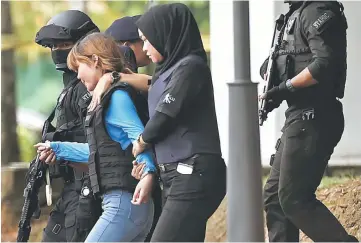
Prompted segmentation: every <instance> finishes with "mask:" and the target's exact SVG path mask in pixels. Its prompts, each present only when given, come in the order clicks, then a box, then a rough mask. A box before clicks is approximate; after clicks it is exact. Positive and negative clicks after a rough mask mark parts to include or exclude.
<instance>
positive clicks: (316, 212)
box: [261, 1, 357, 242]
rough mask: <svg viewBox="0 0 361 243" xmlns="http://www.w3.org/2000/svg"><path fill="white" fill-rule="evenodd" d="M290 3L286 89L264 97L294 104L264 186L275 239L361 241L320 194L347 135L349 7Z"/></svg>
mask: <svg viewBox="0 0 361 243" xmlns="http://www.w3.org/2000/svg"><path fill="white" fill-rule="evenodd" d="M285 2H288V3H289V6H290V11H289V12H288V13H287V14H286V15H285V22H284V25H283V27H282V29H281V36H280V37H281V38H280V39H279V41H280V50H279V51H278V53H277V58H276V70H275V71H276V72H275V73H276V75H277V78H278V80H279V82H280V83H278V84H279V85H278V86H275V87H273V88H272V89H270V90H269V91H268V92H266V93H264V94H263V95H262V96H261V98H262V99H266V101H269V100H272V101H273V102H276V103H278V104H280V103H281V102H282V101H283V100H286V101H287V104H288V109H287V111H286V121H285V125H284V127H283V129H282V132H283V134H282V137H281V138H280V139H279V140H278V141H277V144H276V153H275V154H274V155H272V158H271V165H272V169H271V174H270V176H269V178H268V180H267V183H266V185H265V187H264V203H265V211H266V219H267V227H268V236H269V241H270V242H274V241H283V242H293V241H299V230H302V231H303V232H304V233H305V234H306V235H308V236H309V237H310V238H311V239H312V240H313V241H315V242H316V241H324V242H325V241H357V239H356V238H355V237H353V236H351V235H349V234H348V233H347V232H346V231H345V229H344V228H343V227H342V225H341V224H340V222H339V221H338V220H337V219H336V218H335V217H334V216H333V215H332V213H331V212H330V211H329V210H328V209H327V207H326V206H325V205H323V204H322V203H321V202H320V201H319V200H317V198H316V196H315V191H316V189H317V187H318V186H319V184H320V181H321V179H322V176H323V173H324V170H325V167H326V165H327V163H328V160H329V159H330V156H331V155H332V153H333V150H334V148H335V146H336V145H337V143H338V142H339V141H340V139H341V136H342V133H343V130H344V116H343V111H342V104H341V102H340V101H339V99H341V98H343V96H344V89H345V81H346V29H347V22H346V18H345V16H344V12H343V6H342V4H340V3H338V2H337V1H319V2H314V1H292V2H291V1H285ZM266 64H267V63H265V64H264V65H266ZM261 70H264V68H261ZM261 72H262V71H261ZM263 74H264V73H261V75H262V76H263Z"/></svg>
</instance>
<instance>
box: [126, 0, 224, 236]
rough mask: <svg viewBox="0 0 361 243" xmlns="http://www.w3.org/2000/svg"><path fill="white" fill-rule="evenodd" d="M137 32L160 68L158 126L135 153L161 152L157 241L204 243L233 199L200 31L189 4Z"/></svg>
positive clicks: (154, 17) (149, 128)
mask: <svg viewBox="0 0 361 243" xmlns="http://www.w3.org/2000/svg"><path fill="white" fill-rule="evenodd" d="M136 25H137V26H138V28H139V35H140V37H141V39H142V40H143V41H144V46H143V49H144V50H145V51H147V55H148V56H149V57H150V58H151V60H152V61H153V62H154V63H156V69H155V73H154V75H153V78H152V84H151V87H150V90H149V94H148V106H149V114H150V120H149V122H148V123H147V125H146V126H145V128H144V132H143V134H142V135H141V136H139V137H138V141H137V142H136V143H134V145H133V153H134V155H137V154H138V153H140V152H141V151H143V150H144V149H145V148H146V147H147V146H149V144H152V145H154V148H155V155H156V158H157V163H158V165H159V169H160V177H161V180H162V184H163V199H164V202H163V211H162V214H161V216H160V218H159V221H158V223H157V226H156V228H155V231H154V233H153V236H152V238H151V241H152V242H165V241H175V242H176V241H204V238H205V230H206V223H207V220H208V218H209V217H210V216H211V215H212V214H213V213H214V212H215V211H216V209H217V208H218V206H219V204H220V203H221V201H222V199H223V198H224V196H225V193H226V166H225V163H224V161H223V159H222V156H221V149H220V140H219V134H218V126H217V119H216V113H215V107H214V98H213V85H212V76H211V72H210V69H209V67H208V65H207V55H206V52H205V50H204V47H203V43H202V39H201V35H200V32H199V28H198V25H197V23H196V21H195V19H194V16H193V14H192V12H191V11H190V9H189V8H188V7H187V6H186V5H184V4H181V3H173V4H164V5H158V6H154V7H152V8H150V9H149V10H148V11H147V12H146V13H144V14H143V15H142V17H141V18H140V19H139V20H138V21H137V22H136Z"/></svg>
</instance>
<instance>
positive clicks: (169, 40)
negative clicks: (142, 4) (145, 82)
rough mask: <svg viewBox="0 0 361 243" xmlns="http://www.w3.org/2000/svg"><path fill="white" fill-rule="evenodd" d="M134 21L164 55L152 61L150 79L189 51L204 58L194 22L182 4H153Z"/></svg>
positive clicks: (200, 40)
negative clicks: (154, 65)
mask: <svg viewBox="0 0 361 243" xmlns="http://www.w3.org/2000/svg"><path fill="white" fill-rule="evenodd" d="M136 25H137V26H138V28H139V29H140V30H141V31H142V33H143V34H144V36H145V37H146V38H147V39H148V41H149V42H150V43H151V44H152V46H153V47H154V48H155V49H156V50H157V51H158V52H159V53H160V54H161V55H162V56H163V57H164V60H163V61H162V62H161V63H157V65H156V68H155V73H154V75H153V80H152V81H153V82H154V81H155V80H156V79H158V77H159V75H160V74H161V73H163V72H164V71H166V70H167V69H169V68H170V67H172V66H173V65H174V64H176V63H177V62H178V61H179V60H181V59H182V58H184V57H186V56H187V55H189V54H193V55H198V56H200V57H202V58H203V60H204V61H205V62H206V61H207V55H206V52H205V50H204V47H203V43H202V39H201V34H200V32H199V28H198V25H197V23H196V20H195V19H194V16H193V14H192V12H191V11H190V10H189V8H188V7H187V6H186V5H184V4H182V3H171V4H164V5H157V6H154V7H152V8H150V9H149V10H148V11H147V12H146V13H145V14H143V15H142V16H141V17H140V18H139V20H138V21H137V22H136Z"/></svg>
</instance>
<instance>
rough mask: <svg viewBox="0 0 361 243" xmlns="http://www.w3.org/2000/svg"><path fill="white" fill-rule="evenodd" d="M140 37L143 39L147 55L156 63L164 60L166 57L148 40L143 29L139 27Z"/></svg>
mask: <svg viewBox="0 0 361 243" xmlns="http://www.w3.org/2000/svg"><path fill="white" fill-rule="evenodd" d="M138 32H139V37H140V39H142V40H143V42H144V44H143V50H144V51H145V52H146V53H147V56H148V57H149V58H150V60H152V62H154V63H158V62H162V61H163V59H164V57H163V56H162V55H161V54H160V53H159V52H158V51H157V49H155V48H154V47H153V46H152V44H150V42H149V41H148V39H147V38H146V37H145V36H144V35H143V33H142V31H140V30H139V29H138Z"/></svg>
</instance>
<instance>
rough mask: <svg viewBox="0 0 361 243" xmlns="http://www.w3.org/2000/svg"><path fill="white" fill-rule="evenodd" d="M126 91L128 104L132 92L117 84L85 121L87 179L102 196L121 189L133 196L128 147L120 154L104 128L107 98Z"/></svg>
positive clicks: (130, 153)
mask: <svg viewBox="0 0 361 243" xmlns="http://www.w3.org/2000/svg"><path fill="white" fill-rule="evenodd" d="M119 89H121V90H126V91H127V92H128V94H129V95H130V97H132V100H133V98H134V95H135V94H136V93H135V91H134V90H133V89H132V88H131V87H130V86H129V85H127V84H124V83H117V84H115V85H113V86H112V87H111V88H110V89H109V91H108V92H107V93H105V94H104V96H103V98H102V100H101V102H100V104H99V105H98V106H97V107H96V108H95V109H94V111H91V112H88V114H87V116H86V118H85V130H86V136H87V140H88V144H89V152H90V156H89V163H88V166H89V178H90V183H91V187H92V190H93V193H94V194H96V193H99V192H100V193H101V194H103V193H105V192H106V191H108V190H111V189H124V190H127V191H129V192H133V191H134V189H135V187H136V185H137V183H138V181H137V180H136V179H135V178H134V177H132V175H131V171H132V168H133V165H132V161H133V160H134V156H133V155H132V148H133V146H132V145H129V146H128V148H127V149H126V150H123V149H122V147H121V146H120V144H119V143H118V142H116V141H114V140H112V139H111V137H110V136H109V135H108V132H107V130H106V128H105V122H104V117H105V112H106V110H107V107H108V105H109V101H110V98H111V95H112V94H113V92H114V91H116V90H119Z"/></svg>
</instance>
